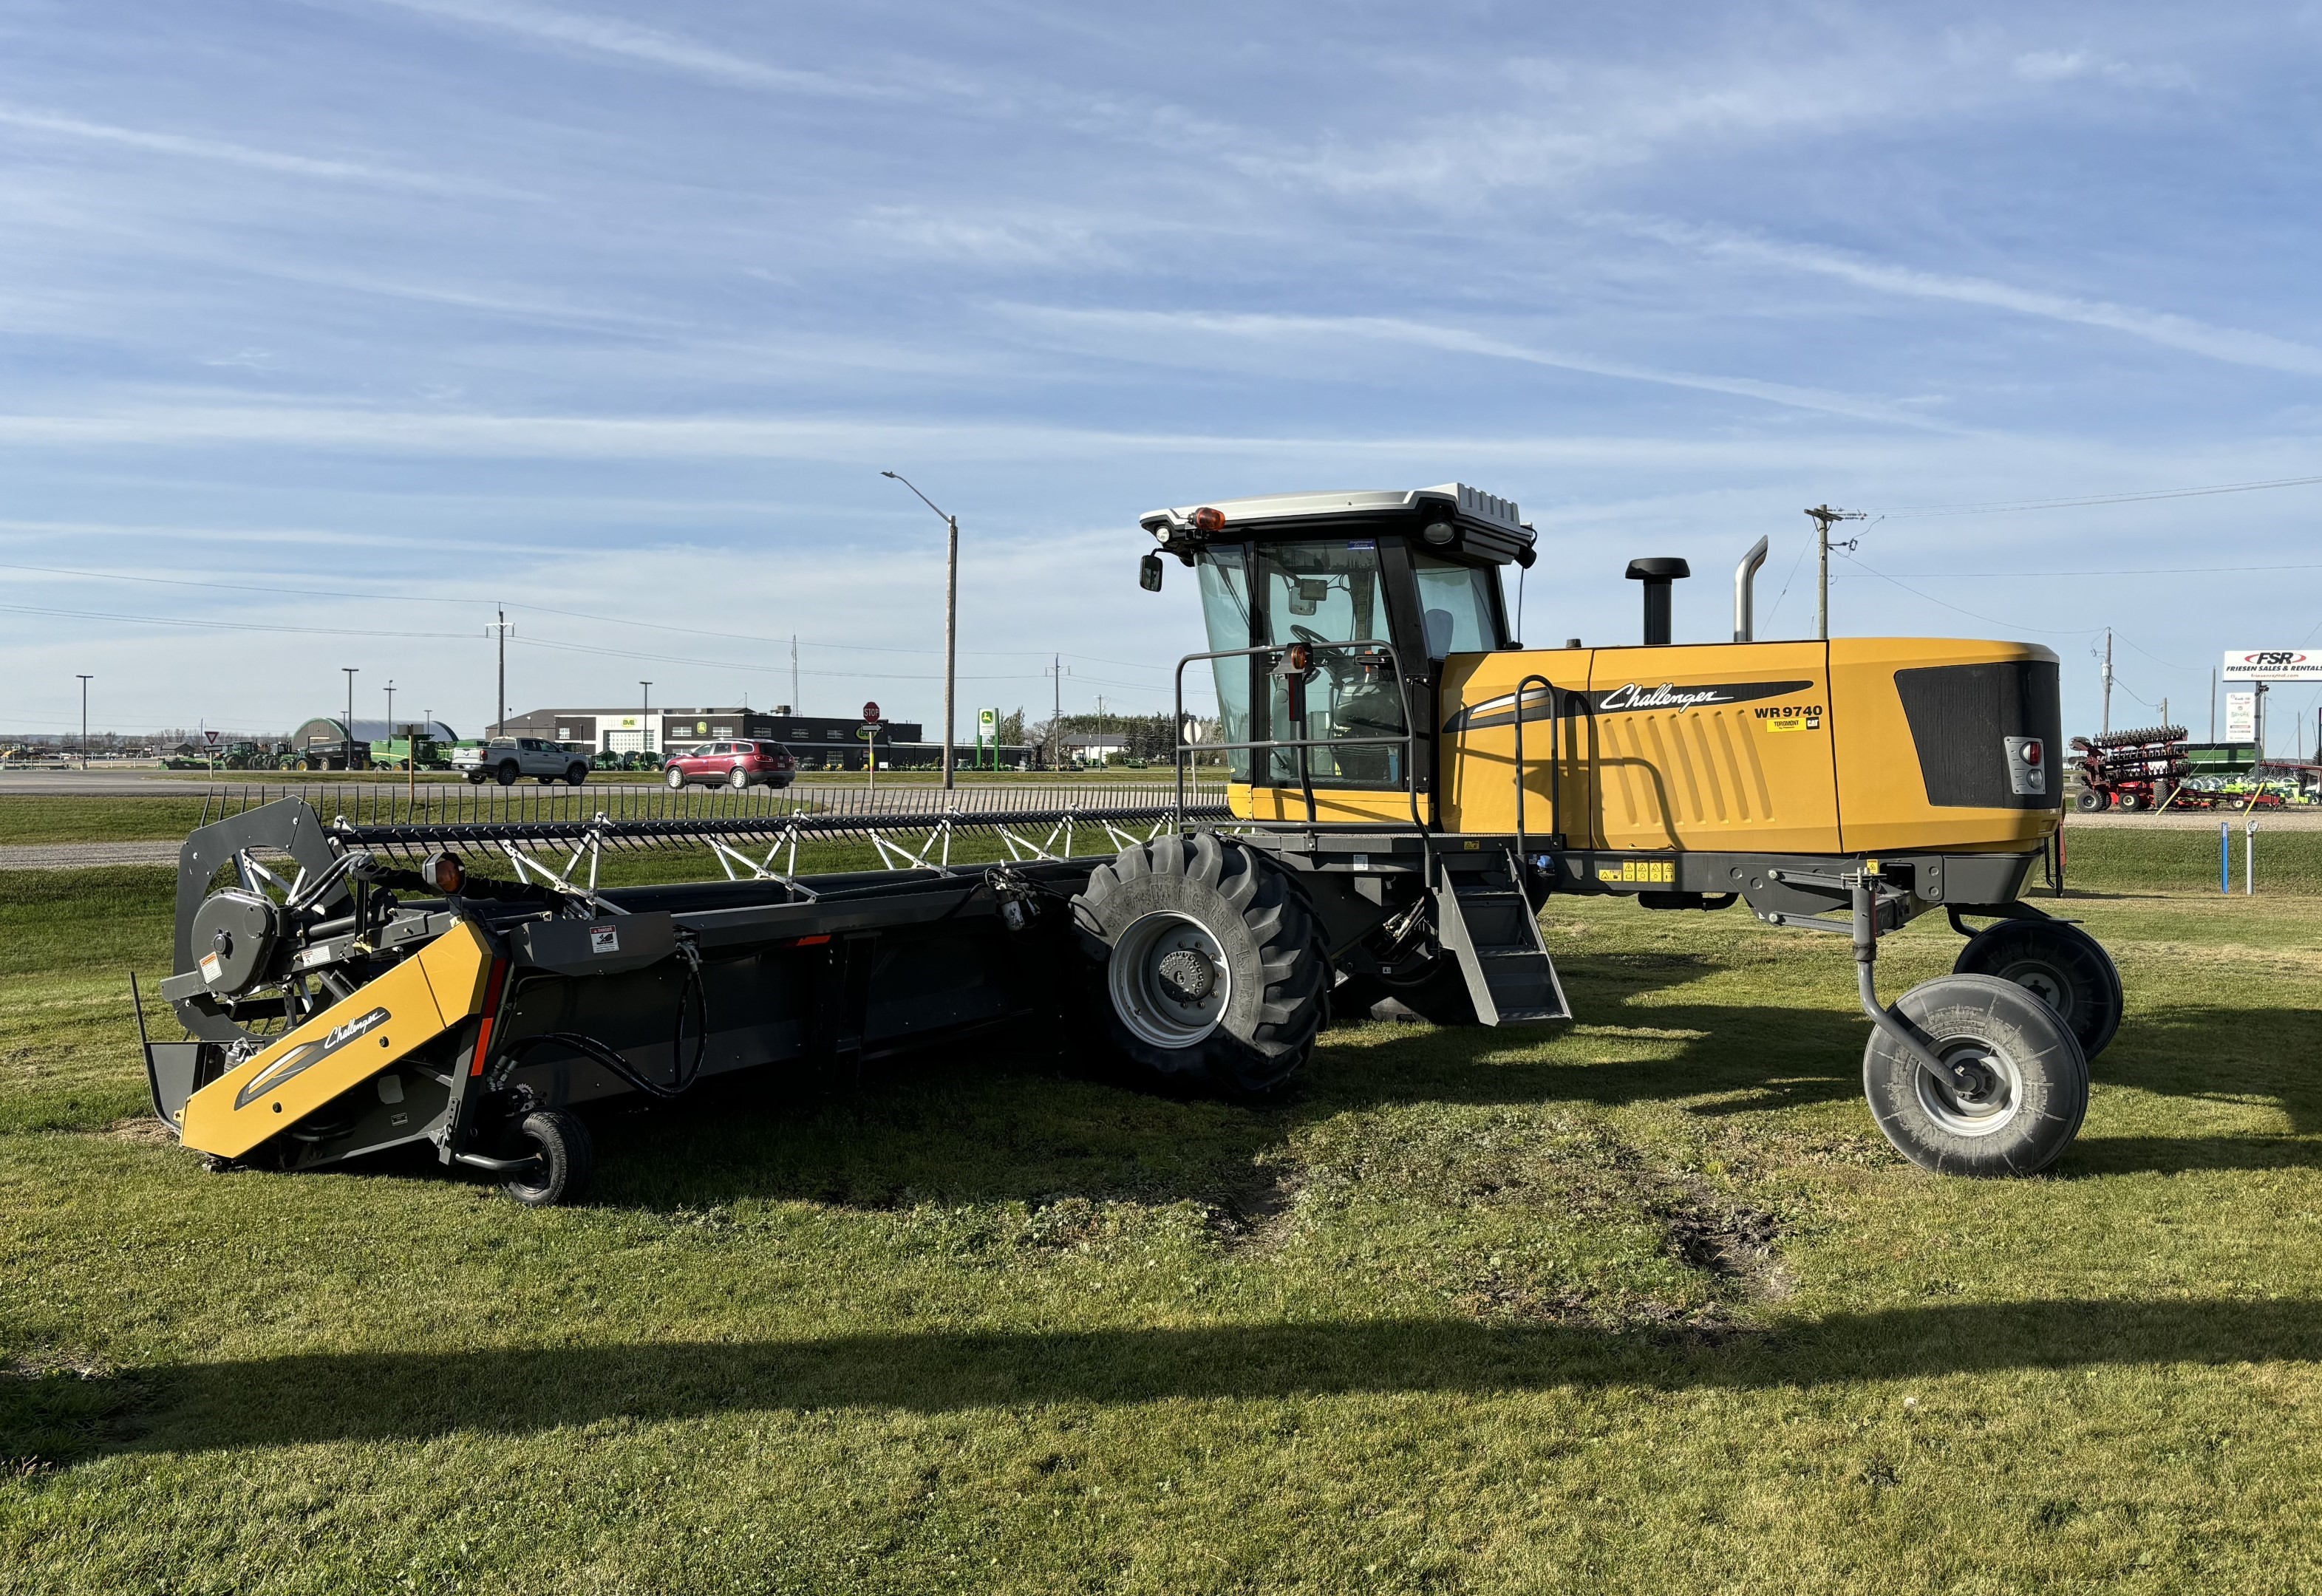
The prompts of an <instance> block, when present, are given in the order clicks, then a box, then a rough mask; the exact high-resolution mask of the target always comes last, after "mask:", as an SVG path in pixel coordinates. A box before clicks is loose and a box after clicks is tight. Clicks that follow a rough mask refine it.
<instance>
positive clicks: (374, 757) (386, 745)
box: [370, 732, 452, 771]
mask: <svg viewBox="0 0 2322 1596" xmlns="http://www.w3.org/2000/svg"><path fill="white" fill-rule="evenodd" d="M370 762H371V766H372V768H373V769H375V770H382V771H408V770H411V769H413V768H414V767H415V766H416V768H418V769H420V770H423V771H448V770H450V769H451V768H452V755H451V752H450V751H449V750H447V749H446V748H445V747H444V746H443V743H440V742H438V741H437V740H436V739H435V738H434V737H432V736H430V735H428V734H426V733H425V732H421V733H419V734H416V735H415V736H409V737H381V738H376V739H374V740H373V741H372V743H371V745H370Z"/></svg>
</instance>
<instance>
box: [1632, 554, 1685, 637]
mask: <svg viewBox="0 0 2322 1596" xmlns="http://www.w3.org/2000/svg"><path fill="white" fill-rule="evenodd" d="M1627 574H1628V579H1629V580H1631V581H1632V582H1642V583H1644V585H1645V642H1646V643H1647V644H1648V645H1651V644H1655V643H1667V642H1668V640H1669V584H1670V583H1671V582H1673V581H1676V580H1677V579H1678V578H1680V577H1689V576H1691V575H1692V574H1693V567H1691V566H1689V565H1687V563H1686V562H1685V561H1682V560H1666V559H1665V560H1632V561H1629V570H1628V573H1627Z"/></svg>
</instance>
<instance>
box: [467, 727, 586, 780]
mask: <svg viewBox="0 0 2322 1596" xmlns="http://www.w3.org/2000/svg"><path fill="white" fill-rule="evenodd" d="M452 768H453V770H455V771H463V772H465V773H466V775H467V778H468V780H469V781H470V782H471V784H473V785H477V786H480V785H482V784H483V782H484V781H485V780H496V781H498V783H499V784H500V785H501V786H502V787H514V786H515V785H516V784H517V781H519V780H522V779H523V778H524V777H526V776H530V777H532V778H534V779H535V780H537V781H539V783H540V784H541V785H542V786H544V787H545V786H547V785H548V784H549V783H550V782H552V781H569V782H571V784H572V785H573V786H575V787H578V786H580V784H581V783H582V782H584V781H586V780H589V761H588V758H587V756H586V755H583V754H578V753H574V752H572V751H571V749H569V748H562V747H560V746H558V745H557V744H556V743H551V742H549V741H548V740H547V739H546V738H544V737H495V738H493V739H492V740H491V741H490V742H489V743H485V744H483V745H482V746H481V747H480V748H455V749H453V751H452Z"/></svg>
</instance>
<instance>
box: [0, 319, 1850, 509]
mask: <svg viewBox="0 0 2322 1596" xmlns="http://www.w3.org/2000/svg"><path fill="white" fill-rule="evenodd" d="M1190 330H1191V329H1190V328H1188V329H1181V331H1190ZM1414 342H1429V343H1430V345H1431V347H1442V346H1441V345H1440V344H1437V343H1434V342H1433V341H1431V340H1414ZM1705 380H1709V379H1705ZM1776 386H1778V385H1776ZM8 444H26V445H39V446H41V447H44V448H50V449H75V448H88V449H99V450H102V449H106V448H113V447H118V446H122V445H142V446H148V447H155V448H176V447H215V446H227V445H267V446H271V447H285V448H299V449H311V450H317V451H329V452H333V453H347V454H372V455H389V456H396V455H401V456H413V457H439V458H445V459H453V458H470V459H498V460H527V459H584V460H638V461H654V460H735V461H752V460H789V461H814V462H818V463H825V464H827V463H828V462H830V461H855V462H885V461H891V460H894V459H903V458H909V459H914V460H950V461H977V462H983V461H1071V462H1074V463H1075V464H1081V463H1084V462H1087V461H1106V460H1111V461H1126V460H1132V459H1139V458H1192V459H1208V460H1212V461H1220V460H1235V461H1241V460H1260V461H1268V460H1270V461H1288V460H1299V459H1303V460H1306V461H1339V462H1342V463H1343V464H1348V465H1358V466H1361V467H1362V468H1363V469H1364V470H1365V472H1367V473H1369V472H1374V471H1375V470H1377V469H1381V468H1382V467H1383V466H1384V465H1385V463H1387V462H1398V463H1400V462H1422V466H1423V469H1428V470H1441V469H1442V462H1445V461H1459V460H1470V459H1475V460H1490V461H1501V462H1517V461H1532V462H1540V463H1569V462H1574V461H1585V462H1587V463H1590V464H1592V465H1600V464H1603V463H1605V462H1607V461H1628V462H1634V463H1642V462H1645V461H1660V462H1663V463H1668V462H1674V461H1680V460H1682V461H1688V462H1692V463H1696V464H1705V465H1707V464H1714V465H1715V466H1716V467H1717V469H1720V470H1732V469H1735V468H1742V467H1751V466H1753V465H1756V464H1762V463H1764V462H1765V461H1767V460H1768V459H1769V458H1770V457H1769V446H1768V445H1767V444H1766V443H1765V442H1762V441H1751V440H1742V439H1723V438H1714V437H1691V436H1650V435H1648V436H1629V437H1617V436H1616V437H1605V436H1601V435H1595V434H1581V433H1566V434H1559V435H1557V436H1553V437H1543V436H1539V435H1531V434H1526V433H1475V432H1465V433H1463V432H1458V431H1448V430H1447V431H1443V432H1436V433H1424V432H1385V431H1380V430H1376V429H1362V430H1358V431H1352V432H1348V433H1339V434H1333V433H1321V432H1316V433H1279V432H1276V433H1258V432H1214V433H1204V432H1193V431H1183V432H1180V431H1169V430H1162V429H1154V430H1137V429H1132V428H1106V427H1083V426H1073V425H1070V424H1061V423H1043V422H1031V421H1028V422H1023V423H1008V422H977V421H958V422H940V421H937V422H905V421H872V420H861V421H858V420H846V419H834V418H831V417H828V416H791V415H695V416H637V415H624V416H602V415H599V416H577V415H506V414H486V413H480V412H472V411H471V412H462V413H446V412H425V411H406V410H385V409H381V410H365V409H351V408H321V407H311V406H298V407H293V406H258V405H251V406H235V405H224V404H218V405H201V406H150V407H141V408H123V409H119V410H114V411H106V412H93V413H83V414H78V415H70V414H63V413H58V412H45V413H42V414H40V415H28V414H18V415H0V446H5V445H8ZM1785 447H1787V445H1786V446H1785ZM1797 449H1798V452H1797V453H1796V455H1795V456H1794V457H1792V458H1796V459H1798V460H1813V461H1834V460H1841V459H1849V458H1853V459H1858V460H1859V459H1860V458H1863V457H1862V456H1861V453H1860V445H1859V444H1855V443H1850V442H1846V441H1844V440H1842V439H1837V438H1818V439H1810V440H1800V441H1798V443H1797ZM1426 462H1432V463H1431V464H1428V463H1426Z"/></svg>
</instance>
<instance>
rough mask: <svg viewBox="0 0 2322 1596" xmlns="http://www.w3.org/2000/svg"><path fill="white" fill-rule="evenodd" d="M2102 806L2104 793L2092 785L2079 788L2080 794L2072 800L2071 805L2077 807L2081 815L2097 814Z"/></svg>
mask: <svg viewBox="0 0 2322 1596" xmlns="http://www.w3.org/2000/svg"><path fill="white" fill-rule="evenodd" d="M2072 807H2074V808H2075V809H2078V810H2079V811H2080V813H2081V814H2083V815H2094V814H2098V813H2099V812H2101V811H2102V810H2103V808H2104V807H2105V796H2104V794H2102V793H2100V792H2098V790H2097V789H2095V788H2093V787H2083V788H2081V789H2080V797H2078V798H2074V799H2073V800H2072Z"/></svg>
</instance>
